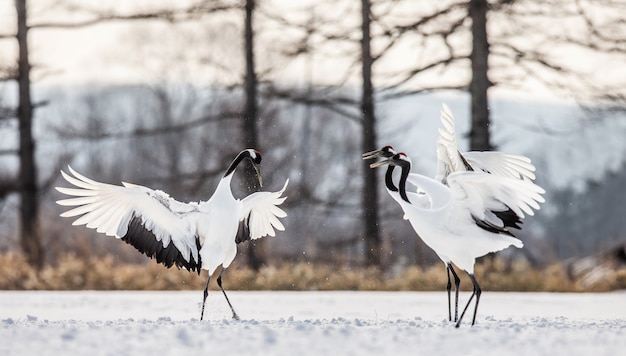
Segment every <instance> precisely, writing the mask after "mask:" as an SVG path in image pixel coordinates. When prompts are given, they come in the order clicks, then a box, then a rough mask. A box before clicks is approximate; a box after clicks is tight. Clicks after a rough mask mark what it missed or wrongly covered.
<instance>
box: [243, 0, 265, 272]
mask: <svg viewBox="0 0 626 356" xmlns="http://www.w3.org/2000/svg"><path fill="white" fill-rule="evenodd" d="M254 5H255V0H246V19H245V22H246V23H245V56H246V79H245V91H246V108H245V112H244V116H243V142H244V146H245V147H246V148H258V145H257V128H256V119H257V78H256V72H255V69H254V30H253V27H252V19H253V15H254ZM245 169H246V177H247V178H246V185H247V187H248V190H249V191H253V190H255V189H256V187H257V185H258V181H257V180H256V179H255V178H254V170H253V169H252V167H246V168H245ZM265 261H266V253H265V240H263V239H259V240H254V241H249V242H248V265H249V266H250V268H252V269H254V270H259V268H261V266H262V265H263V264H264V263H265Z"/></svg>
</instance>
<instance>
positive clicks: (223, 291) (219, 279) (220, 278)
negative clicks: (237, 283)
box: [217, 268, 239, 320]
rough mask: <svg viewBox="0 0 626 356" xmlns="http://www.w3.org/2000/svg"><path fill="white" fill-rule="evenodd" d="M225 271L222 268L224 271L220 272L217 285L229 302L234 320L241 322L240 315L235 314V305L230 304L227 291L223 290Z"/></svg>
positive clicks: (223, 269)
mask: <svg viewBox="0 0 626 356" xmlns="http://www.w3.org/2000/svg"><path fill="white" fill-rule="evenodd" d="M225 270H226V268H222V270H221V271H220V275H219V276H218V277H217V285H218V286H220V289H221V290H222V293H224V297H225V298H226V302H228V306H229V307H230V310H231V311H232V312H233V319H235V320H239V315H237V313H235V308H233V305H232V304H230V300H228V296H227V295H226V291H225V290H224V288H222V273H224V271H225Z"/></svg>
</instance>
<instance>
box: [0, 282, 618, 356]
mask: <svg viewBox="0 0 626 356" xmlns="http://www.w3.org/2000/svg"><path fill="white" fill-rule="evenodd" d="M468 296H469V295H468V294H467V293H462V299H461V304H463V303H464V302H465V300H466V299H467V297H468ZM201 297H202V292H201V291H198V292H12V291H11V292H9V291H2V292H0V305H1V306H2V308H1V309H0V340H2V342H1V343H0V354H2V355H34V354H37V355H55V354H64V355H71V354H88V355H90V356H95V355H113V354H126V355H146V354H159V355H174V354H175V355H181V354H194V355H195V354H212V355H221V354H223V355H227V354H229V355H230V354H236V355H242V354H254V355H298V356H304V355H320V354H334V355H383V354H385V355H391V354H413V355H420V354H423V355H428V354H435V355H441V354H460V355H556V354H563V355H591V354H593V355H594V356H599V355H616V354H620V353H621V352H623V350H624V349H626V337H624V335H626V292H618V293H606V294H556V293H554V294H550V293H495V292H489V291H486V292H485V293H483V297H482V299H481V304H480V308H479V314H478V317H477V324H476V325H475V326H474V327H470V326H469V324H468V323H464V324H463V326H462V327H461V328H460V329H455V328H454V325H453V323H450V322H448V321H447V319H446V315H447V297H446V294H445V293H443V292H430V293H420V292H230V293H229V297H230V298H231V301H232V302H233V305H234V307H235V308H236V310H237V312H238V314H239V315H240V316H241V317H242V320H241V321H234V320H231V319H230V311H229V309H228V306H227V305H226V302H225V301H224V298H223V296H222V295H221V293H218V292H212V293H211V294H210V295H209V299H208V302H207V303H208V305H207V307H208V309H207V311H206V314H205V320H204V321H200V320H199V310H200V309H199V302H200V300H201ZM467 320H469V318H467Z"/></svg>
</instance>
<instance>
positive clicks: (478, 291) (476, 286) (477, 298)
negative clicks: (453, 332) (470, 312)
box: [456, 273, 482, 328]
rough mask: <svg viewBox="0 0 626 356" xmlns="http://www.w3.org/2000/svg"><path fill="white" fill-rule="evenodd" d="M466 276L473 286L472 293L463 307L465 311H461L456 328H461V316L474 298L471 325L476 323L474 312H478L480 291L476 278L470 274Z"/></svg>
mask: <svg viewBox="0 0 626 356" xmlns="http://www.w3.org/2000/svg"><path fill="white" fill-rule="evenodd" d="M467 275H468V276H469V278H470V280H471V281H472V284H473V285H474V292H472V295H471V296H470V299H469V300H468V301H467V304H466V305H465V309H463V313H461V317H460V318H459V321H458V322H457V323H456V327H457V328H458V327H459V326H461V320H463V316H464V315H465V312H466V311H467V307H469V305H470V303H471V302H472V299H473V298H474V296H476V305H475V306H474V317H473V318H472V325H474V324H475V323H476V312H477V311H478V302H480V294H481V293H482V290H481V289H480V286H479V285H478V282H477V281H476V278H475V277H474V275H473V274H471V273H468V274H467Z"/></svg>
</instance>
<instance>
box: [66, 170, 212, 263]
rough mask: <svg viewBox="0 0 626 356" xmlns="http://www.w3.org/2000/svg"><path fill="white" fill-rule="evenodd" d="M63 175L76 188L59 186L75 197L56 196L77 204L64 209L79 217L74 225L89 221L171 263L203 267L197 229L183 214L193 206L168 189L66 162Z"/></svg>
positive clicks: (90, 223) (94, 227)
mask: <svg viewBox="0 0 626 356" xmlns="http://www.w3.org/2000/svg"><path fill="white" fill-rule="evenodd" d="M68 169H69V172H70V173H71V175H70V174H67V173H65V172H63V171H61V174H62V176H63V178H65V180H66V181H68V182H69V183H70V184H72V185H74V186H75V187H76V188H63V187H57V188H56V189H57V190H58V191H59V192H61V193H63V194H67V195H70V196H73V198H69V199H63V200H59V201H57V204H59V205H62V206H70V207H74V208H73V209H71V210H68V211H66V212H64V213H62V214H61V216H62V217H77V216H78V219H76V220H75V221H74V222H73V225H86V226H87V227H88V228H90V229H95V230H96V231H97V232H99V233H103V234H105V235H108V236H115V237H116V238H118V239H122V240H124V241H126V242H127V243H129V244H131V245H133V246H134V247H135V248H137V249H138V250H139V251H140V252H142V253H144V254H146V255H147V256H149V257H152V258H156V259H157V262H158V263H163V264H164V265H166V266H167V267H171V266H172V265H174V264H176V265H177V266H178V267H185V268H187V269H189V270H194V271H195V270H197V271H198V272H199V271H200V267H201V266H200V265H199V259H198V246H197V241H196V236H195V228H194V227H193V226H192V223H191V221H190V220H189V219H186V218H185V216H186V214H187V213H189V212H192V211H195V205H193V204H183V203H180V202H177V201H175V200H174V199H172V198H170V197H169V195H167V194H166V193H164V192H161V191H155V190H152V189H150V188H146V187H143V186H139V185H134V184H129V183H124V186H117V185H112V184H106V183H100V182H97V181H94V180H92V179H89V178H87V177H85V176H83V175H81V174H79V173H78V172H76V171H74V170H73V169H72V168H71V167H69V166H68Z"/></svg>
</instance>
